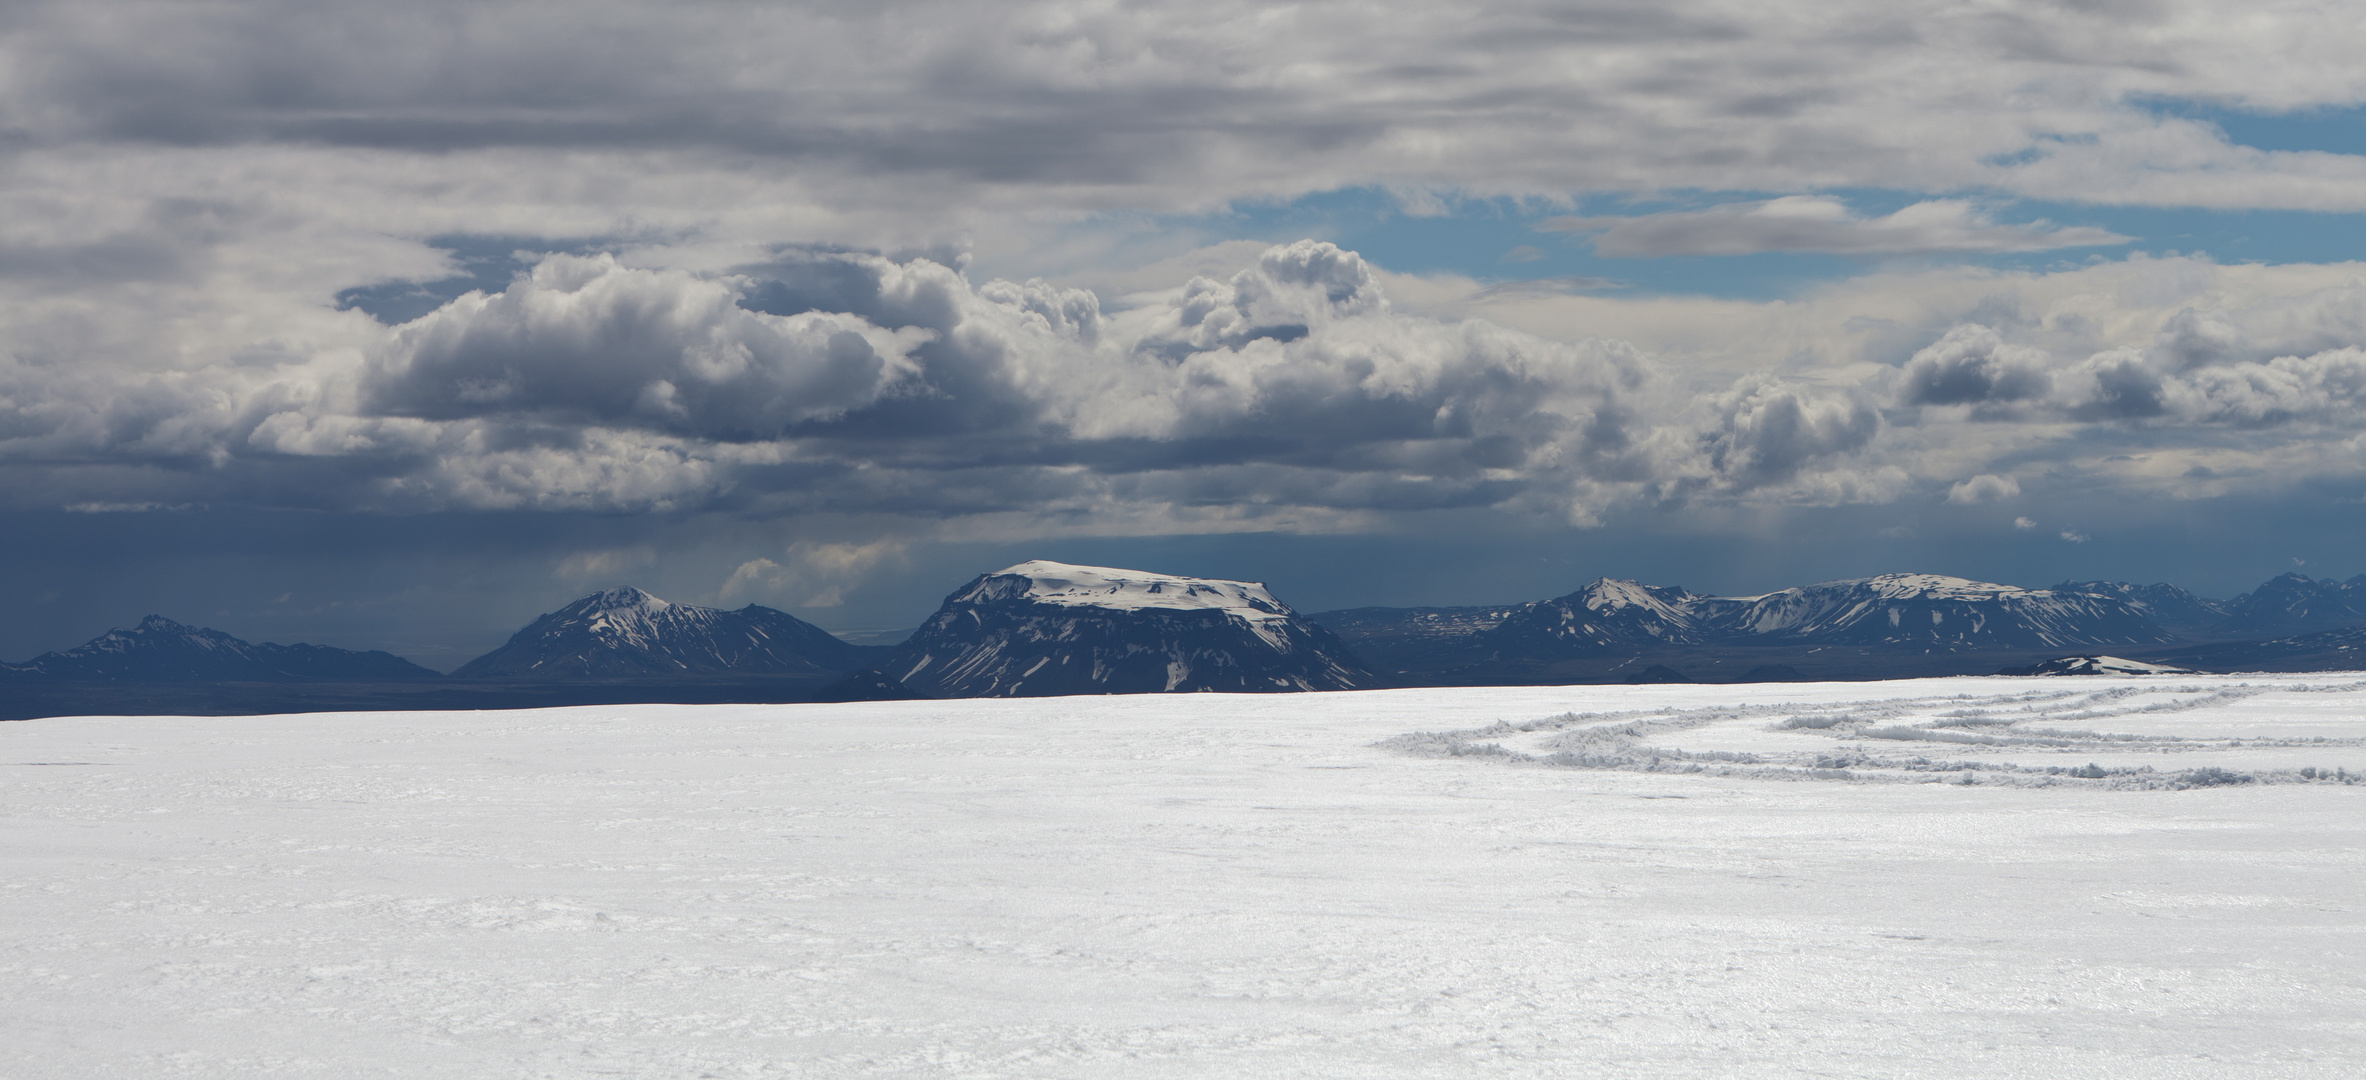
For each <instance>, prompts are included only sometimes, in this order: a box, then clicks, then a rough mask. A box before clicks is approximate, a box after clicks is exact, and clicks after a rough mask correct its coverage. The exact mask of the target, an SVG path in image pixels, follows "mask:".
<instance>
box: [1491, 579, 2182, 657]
mask: <svg viewBox="0 0 2366 1080" xmlns="http://www.w3.org/2000/svg"><path fill="white" fill-rule="evenodd" d="M2172 639H2173V638H2172V635H2171V634H2170V633H2169V632H2168V631H2166V630H2164V629H2162V628H2161V627H2160V626H2159V625H2157V624H2155V623H2154V622H2152V621H2151V620H2150V619H2149V618H2147V613H2146V609H2145V608H2144V607H2143V606H2142V605H2141V604H2140V603H2139V602H2137V601H2135V600H2132V599H2129V598H2125V597H2119V596H2111V595H2103V594H2098V593H2086V592H2061V591H2057V590H2052V589H2024V588H2020V587H2018V586H2013V585H1995V584H1990V583H1988V582H1982V581H1971V580H1967V579H1965V578H1957V577H1946V576H1943V575H1939V574H1883V575H1880V576H1878V577H1870V578H1854V579H1849V580H1845V581H1827V582H1822V583H1820V584H1815V585H1806V586H1801V587H1799V588H1793V589H1784V590H1782V591H1780V592H1773V593H1768V594H1766V595H1764V596H1742V597H1720V596H1697V595H1694V594H1692V593H1689V592H1686V591H1685V590H1683V589H1679V588H1673V587H1667V586H1653V585H1643V584H1640V583H1637V582H1633V581H1619V580H1613V579H1608V578H1605V579H1600V580H1597V581H1595V582H1594V583H1592V584H1590V585H1587V586H1586V587H1585V588H1583V589H1580V590H1578V591H1577V592H1574V593H1571V594H1569V595H1568V596H1564V597H1560V598H1559V599H1555V600H1545V601H1540V602H1537V603H1533V604H1529V605H1527V606H1526V607H1524V608H1523V609H1521V610H1520V611H1518V612H1516V613H1514V614H1513V615H1511V616H1510V617H1508V618H1506V619H1504V621H1503V622H1502V624H1501V625H1499V626H1497V627H1496V628H1495V629H1493V630H1491V631H1488V632H1487V633H1486V634H1484V635H1482V637H1481V639H1480V644H1481V645H1482V647H1484V648H1486V649H1488V650H1489V651H1490V652H1491V653H1492V654H1493V655H1495V656H1498V657H1502V658H1533V659H1551V658H1555V657H1566V656H1583V655H1598V654H1602V653H1606V652H1613V651H1620V650H1628V649H1634V648H1639V647H1645V648H1648V647H1664V646H1686V645H1719V644H1722V645H1745V644H1795V643H1809V644H1832V645H1911V646H1919V647H1924V648H1941V649H2034V648H2054V647H2060V646H2069V645H2096V644H2114V645H2121V644H2137V645H2142V644H2157V643H2160V642H2166V641H2170V640H2172Z"/></svg>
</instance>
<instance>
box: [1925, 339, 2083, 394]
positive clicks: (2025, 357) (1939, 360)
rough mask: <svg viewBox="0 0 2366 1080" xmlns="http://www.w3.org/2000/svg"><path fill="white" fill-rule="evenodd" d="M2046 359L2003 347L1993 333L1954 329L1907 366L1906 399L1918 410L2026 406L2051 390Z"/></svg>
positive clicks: (2031, 351) (2038, 352) (2022, 348)
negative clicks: (2016, 403)
mask: <svg viewBox="0 0 2366 1080" xmlns="http://www.w3.org/2000/svg"><path fill="white" fill-rule="evenodd" d="M2049 366H2050V365H2049V363H2048V357H2047V356H2046V354H2045V353H2044V352H2043V351H2041V350H2038V349H2033V348H2029V347H2027V346H2014V345H2007V344H2005V341H2004V338H2003V337H2002V336H2001V335H1999V334H1998V333H1997V332H1996V331H1995V330H1994V329H1993V328H1990V327H1986V326H1978V325H1966V326H1956V327H1951V328H1949V329H1948V331H1947V334H1946V336H1945V337H1942V338H1940V339H1939V340H1938V341H1936V342H1933V343H1932V344H1931V345H1929V346H1928V347H1926V348H1924V349H1922V350H1921V351H1919V352H1917V353H1915V354H1914V358H1913V359H1911V360H1909V361H1907V363H1906V372H1905V374H1906V400H1907V402H1908V403H1910V404H1915V405H1968V404H1971V405H1976V404H1988V403H1992V402H1995V403H2003V402H2014V401H2025V400H2028V399H2030V398H2036V397H2041V396H2043V395H2044V394H2045V393H2046V391H2047V390H2048V389H2049V388H2050V387H2051V384H2052V375H2051V374H2050V373H2049V372H2048V370H2047V368H2048V367H2049Z"/></svg>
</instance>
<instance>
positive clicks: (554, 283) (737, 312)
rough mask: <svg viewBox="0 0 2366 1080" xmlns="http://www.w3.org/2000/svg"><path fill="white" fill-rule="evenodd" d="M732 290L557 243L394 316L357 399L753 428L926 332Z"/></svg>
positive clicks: (869, 384) (482, 411)
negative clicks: (405, 317)
mask: <svg viewBox="0 0 2366 1080" xmlns="http://www.w3.org/2000/svg"><path fill="white" fill-rule="evenodd" d="M739 299H740V293H739V292H738V290H737V289H735V288H734V287H733V284H732V283H730V282H727V281H717V280H708V279H701V278H697V277H694V276H692V275H689V274H686V273H684V272H682V271H679V270H665V271H652V270H635V269H630V268H627V267H624V266H621V265H619V264H618V263H617V261H616V260H615V259H614V258H613V257H612V256H608V255H599V256H593V257H590V258H579V257H575V256H568V255H554V256H552V257H550V258H548V259H546V260H544V261H543V262H542V263H541V264H540V265H538V266H536V267H535V268H534V270H533V272H532V273H531V274H530V275H528V276H526V277H524V278H521V279H520V280H518V281H517V282H516V283H514V284H512V285H511V286H510V287H509V288H507V289H505V290H503V291H501V292H499V293H495V294H492V295H490V296H488V295H485V294H483V293H470V294H468V295H465V296H462V297H460V298H458V299H456V300H453V301H452V302H451V303H448V304H446V305H444V306H443V307H442V308H439V309H437V310H436V311H434V312H431V313H429V314H428V315H426V316H424V317H422V318H420V319H418V320H417V321H414V322H410V323H406V324H404V325H403V326H401V327H400V328H398V329H396V330H395V331H394V333H393V335H392V336H391V339H390V340H389V341H388V342H387V343H386V345H385V347H384V348H382V349H379V350H377V351H376V352H375V354H374V355H373V356H372V358H371V362H370V365H369V367H368V369H367V371H366V372H365V373H364V375H363V380H362V393H363V397H364V405H363V407H364V408H365V409H367V410H368V411H370V412H373V413H376V414H379V415H389V416H413V417H420V418H425V419H433V420H451V419H459V418H463V417H472V416H495V415H500V416H531V417H541V418H549V419H556V420H562V421H574V422H591V423H601V424H608V425H617V426H630V427H639V428H648V429H651V430H657V431H665V432H670V433H673V434H677V435H698V436H706V437H711V438H718V439H725V440H730V441H750V440H754V439H761V438H767V437H772V436H777V435H779V434H781V433H783V432H785V431H787V430H789V429H790V428H792V427H795V426H796V425H798V424H800V423H804V422H809V421H815V420H821V419H826V418H830V417H835V416H842V415H844V414H845V413H847V412H848V411H850V410H852V409H855V408H858V407H861V406H863V405H868V404H870V403H872V402H873V401H876V400H878V399H879V397H880V396H881V395H882V394H885V393H887V392H889V390H890V389H891V388H892V387H893V386H894V385H895V384H896V383H897V381H898V380H900V379H902V378H904V377H906V376H908V375H909V374H911V373H912V372H913V370H914V367H913V364H912V362H911V360H910V353H911V350H912V348H913V346H915V345H917V344H919V342H920V341H921V340H923V339H924V338H925V336H926V334H925V332H912V331H906V332H903V333H893V332H889V331H885V330H882V329H880V328H878V327H876V326H872V325H870V324H869V323H867V322H865V321H863V320H861V319H859V318H848V317H845V316H839V315H829V314H823V313H818V312H807V313H802V314H798V315H790V316H780V315H767V314H763V313H761V312H754V311H749V310H747V309H745V308H742V307H740V306H738V301H739ZM1055 314H1057V313H1055Z"/></svg>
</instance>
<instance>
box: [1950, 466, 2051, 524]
mask: <svg viewBox="0 0 2366 1080" xmlns="http://www.w3.org/2000/svg"><path fill="white" fill-rule="evenodd" d="M2020 494H2021V485H2020V483H2019V482H2018V481H2016V480H2014V479H2013V478H2012V477H2010V476H1998V475H1996V474H1995V473H1981V474H1980V475H1978V476H1975V477H1972V478H1971V479H1969V480H1966V481H1964V482H1962V483H1960V484H1957V485H1955V486H1954V487H1951V488H1948V489H1947V501H1948V502H1951V503H1956V504H1958V505H1963V506H1977V505H1979V504H1981V503H1991V502H1997V501H1999V500H2003V499H2011V498H2017V497H2019V496H2020ZM2028 520H2029V519H2027V518H2015V519H2013V523H2014V524H2015V525H2020V523H2021V522H2023V521H2028ZM2031 524H2035V523H2034V522H2032V523H2031ZM2024 527H2026V526H2024Z"/></svg>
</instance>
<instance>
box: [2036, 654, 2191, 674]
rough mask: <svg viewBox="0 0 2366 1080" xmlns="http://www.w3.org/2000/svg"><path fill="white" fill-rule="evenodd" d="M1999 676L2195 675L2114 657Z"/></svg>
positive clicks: (2056, 662) (2051, 663) (2066, 660)
mask: <svg viewBox="0 0 2366 1080" xmlns="http://www.w3.org/2000/svg"><path fill="white" fill-rule="evenodd" d="M1997 674H1999V675H2196V674H2200V673H2199V672H2196V671H2195V670H2193V669H2192V668H2181V667H2171V666H2170V665H2168V664H2147V663H2145V662H2144V661H2142V660H2126V659H2122V658H2120V657H2117V656H2063V657H2057V658H2055V659H2052V660H2048V661H2046V662H2045V663H2042V664H2031V665H2030V666H2028V667H2024V668H2008V669H2006V670H2004V671H1999V672H1997Z"/></svg>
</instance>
